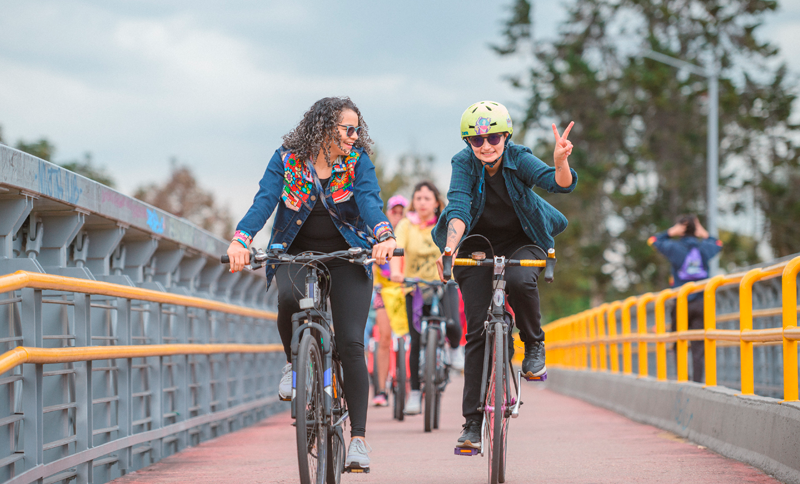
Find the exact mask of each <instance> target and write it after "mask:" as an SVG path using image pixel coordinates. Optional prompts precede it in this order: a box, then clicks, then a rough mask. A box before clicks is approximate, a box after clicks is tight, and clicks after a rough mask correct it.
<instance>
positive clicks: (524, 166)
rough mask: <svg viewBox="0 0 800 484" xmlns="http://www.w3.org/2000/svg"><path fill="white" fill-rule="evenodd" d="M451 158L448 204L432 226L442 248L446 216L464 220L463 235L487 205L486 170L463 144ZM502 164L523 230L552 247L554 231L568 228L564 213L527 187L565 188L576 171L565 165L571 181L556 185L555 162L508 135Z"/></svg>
mask: <svg viewBox="0 0 800 484" xmlns="http://www.w3.org/2000/svg"><path fill="white" fill-rule="evenodd" d="M450 163H451V166H452V175H451V177H450V189H449V190H448V191H447V202H448V205H447V207H446V208H445V210H444V212H443V214H442V216H441V217H439V222H438V223H437V224H436V227H435V228H434V229H433V241H434V242H435V243H436V245H437V246H438V247H439V250H442V251H444V246H445V244H446V243H447V225H448V223H449V222H450V220H452V219H454V218H457V219H460V220H461V221H463V222H464V224H465V225H466V226H467V230H466V231H465V232H464V236H467V235H469V234H470V232H471V231H472V229H473V228H474V227H475V224H476V223H477V222H478V219H479V218H480V217H481V214H482V213H483V208H484V206H485V205H486V190H485V189H484V177H485V176H486V170H485V169H484V167H483V164H482V163H481V162H480V160H478V158H476V157H475V155H474V154H473V152H472V148H470V147H469V146H468V147H466V148H464V149H463V150H461V151H459V152H458V153H457V154H456V155H455V156H454V157H453V160H452V161H451V162H450ZM501 170H502V171H503V178H504V179H505V181H506V188H508V194H509V195H510V196H511V200H512V201H513V203H514V211H515V212H516V213H517V217H519V220H520V222H521V223H522V229H523V230H524V231H525V235H527V236H528V238H529V239H531V241H532V242H533V243H534V244H536V245H538V246H540V247H542V248H544V249H545V250H546V249H549V248H551V247H554V246H555V241H554V240H553V237H555V236H556V235H558V234H560V233H561V232H563V231H564V229H566V228H567V218H566V217H565V216H564V215H563V214H562V213H561V212H559V211H558V210H556V209H555V207H553V206H552V205H550V204H549V203H547V202H546V201H545V200H544V199H543V198H542V197H540V196H539V195H537V194H536V193H534V192H533V190H532V188H533V187H535V186H536V187H539V188H543V189H545V190H547V191H548V192H550V193H569V192H571V191H572V190H574V189H575V185H576V184H577V183H578V174H577V173H575V170H573V169H571V168H570V172H571V173H572V184H571V185H570V186H568V187H561V186H559V185H558V183H556V178H555V173H556V169H555V168H554V167H552V166H550V165H548V164H546V163H545V162H543V161H542V160H540V159H539V158H537V157H535V156H533V152H532V151H531V150H530V148H528V147H526V146H521V145H515V144H514V143H512V142H510V141H509V142H508V144H507V145H506V148H505V152H504V153H503V163H502V165H501Z"/></svg>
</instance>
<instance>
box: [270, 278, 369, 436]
mask: <svg viewBox="0 0 800 484" xmlns="http://www.w3.org/2000/svg"><path fill="white" fill-rule="evenodd" d="M330 272H331V297H330V309H331V315H332V316H333V330H334V341H335V342H336V349H337V351H338V353H339V358H341V360H342V370H343V371H344V375H343V379H344V381H343V382H342V384H343V385H344V394H345V398H346V399H347V409H348V411H349V412H350V422H351V425H352V429H351V432H350V434H351V435H352V436H353V437H363V436H364V433H365V432H366V427H367V407H368V405H369V373H368V372H367V364H366V362H365V361H364V327H365V326H366V325H367V316H368V315H369V305H370V301H371V299H372V281H371V280H370V279H369V277H368V276H367V273H366V271H365V270H364V268H363V267H362V266H358V265H355V264H346V265H336V266H334V267H330ZM275 278H276V280H277V284H278V332H280V335H281V342H282V343H283V350H284V351H285V352H286V361H291V355H292V353H291V351H292V350H291V342H292V314H294V313H296V312H299V311H300V305H299V303H298V301H299V300H300V299H302V298H303V296H304V293H305V289H304V286H305V278H306V270H305V268H303V267H302V266H300V265H289V266H280V267H279V268H278V271H277V273H276V275H275ZM292 281H294V286H295V287H293V285H292Z"/></svg>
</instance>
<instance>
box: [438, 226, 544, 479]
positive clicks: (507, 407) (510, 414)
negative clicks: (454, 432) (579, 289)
mask: <svg viewBox="0 0 800 484" xmlns="http://www.w3.org/2000/svg"><path fill="white" fill-rule="evenodd" d="M487 242H488V241H487ZM451 255H452V252H450V251H447V252H445V256H447V257H445V258H444V260H443V263H444V264H443V265H444V267H443V269H444V270H443V275H444V278H445V279H446V280H449V279H450V276H451V272H452V265H457V266H474V267H487V266H488V267H493V269H494V271H493V276H492V277H493V287H494V289H493V290H494V294H493V296H492V302H491V304H490V306H489V310H488V312H487V318H486V321H485V322H484V328H485V335H486V343H485V350H484V359H483V375H482V377H481V397H480V401H481V402H483V403H482V405H481V407H479V408H478V410H479V411H480V412H482V413H483V421H482V423H481V433H482V434H483V437H482V438H481V446H480V449H473V448H464V447H456V448H455V454H456V455H466V456H473V455H477V454H478V453H480V455H482V456H483V455H487V457H488V463H489V482H490V483H491V484H496V483H498V482H500V483H502V482H505V474H506V452H507V444H508V424H509V421H508V420H509V418H517V417H518V416H519V407H520V405H521V404H522V399H521V398H522V393H521V392H522V381H521V380H522V378H525V379H526V380H528V381H544V380H546V379H547V372H545V373H544V374H542V375H541V376H538V377H533V376H526V375H523V374H522V371H517V372H516V378H509V377H510V376H511V375H512V374H513V373H514V369H513V366H512V365H511V352H510V351H509V343H510V340H511V338H512V336H511V335H512V330H513V326H514V320H513V319H511V318H510V317H509V316H508V315H507V313H506V312H505V300H506V294H505V279H504V276H505V268H506V267H510V266H522V267H544V269H545V273H544V278H545V281H547V282H553V273H554V271H555V265H556V254H555V250H554V249H549V250H548V251H547V258H546V259H544V260H536V259H523V260H514V259H506V258H505V257H503V256H500V257H497V256H495V257H493V258H492V259H491V260H487V259H486V256H485V254H483V253H482V252H475V253H473V254H471V257H470V258H469V259H466V258H462V259H458V258H456V259H454V258H452V257H449V256H451ZM509 380H511V381H512V382H513V383H514V393H513V394H512V392H511V387H510V384H509Z"/></svg>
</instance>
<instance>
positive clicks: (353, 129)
mask: <svg viewBox="0 0 800 484" xmlns="http://www.w3.org/2000/svg"><path fill="white" fill-rule="evenodd" d="M339 126H341V127H342V128H344V129H345V134H346V135H347V137H348V138H352V137H353V135H355V136H356V137H358V135H359V131H361V126H349V125H346V124H340V125H339Z"/></svg>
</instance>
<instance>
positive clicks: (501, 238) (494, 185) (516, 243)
mask: <svg viewBox="0 0 800 484" xmlns="http://www.w3.org/2000/svg"><path fill="white" fill-rule="evenodd" d="M484 180H485V182H484V190H486V204H485V205H484V207H483V213H482V214H481V216H480V218H479V219H478V222H477V223H476V224H475V227H474V228H473V229H472V231H471V232H470V233H469V235H473V234H480V235H483V236H484V237H486V238H487V239H489V242H491V243H492V247H493V248H494V255H504V256H506V257H510V256H511V255H512V254H513V253H514V252H515V251H516V250H517V249H519V248H520V247H522V246H523V245H529V244H532V243H533V242H531V240H530V239H529V238H528V236H527V235H525V231H523V230H522V224H521V223H520V221H519V217H517V213H516V212H515V211H514V205H512V203H511V196H509V194H508V188H507V187H506V180H505V178H503V170H502V169H500V170H497V173H495V174H494V176H489V173H488V172H487V173H486V176H485V178H484ZM475 251H480V252H485V253H486V257H487V258H489V257H491V256H492V252H491V251H490V250H489V247H488V246H487V245H486V241H484V240H483V239H481V238H478V237H473V238H470V239H467V240H466V241H465V242H464V244H463V245H462V246H461V248H460V249H459V257H469V254H471V253H473V252H475Z"/></svg>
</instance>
